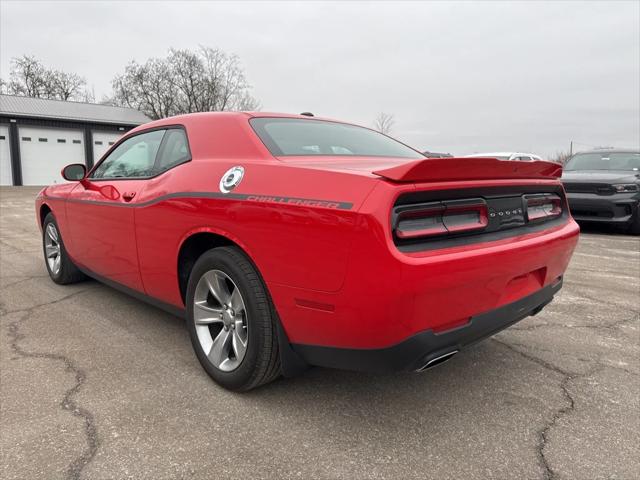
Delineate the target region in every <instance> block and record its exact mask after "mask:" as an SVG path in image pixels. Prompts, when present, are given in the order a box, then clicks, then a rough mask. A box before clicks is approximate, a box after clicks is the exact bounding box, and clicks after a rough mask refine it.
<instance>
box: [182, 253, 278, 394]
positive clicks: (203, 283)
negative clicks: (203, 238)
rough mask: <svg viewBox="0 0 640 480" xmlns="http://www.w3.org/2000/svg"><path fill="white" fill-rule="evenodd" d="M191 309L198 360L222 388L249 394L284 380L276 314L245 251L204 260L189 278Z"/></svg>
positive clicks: (208, 256)
mask: <svg viewBox="0 0 640 480" xmlns="http://www.w3.org/2000/svg"><path fill="white" fill-rule="evenodd" d="M186 304H187V323H188V329H189V334H190V336H191V343H192V345H193V348H194V350H195V352H196V356H197V357H198V360H199V361H200V364H201V365H202V366H203V367H204V369H205V370H206V372H207V373H208V374H209V376H211V378H213V380H215V381H216V382H217V383H218V384H220V385H221V386H223V387H225V388H227V389H229V390H238V391H246V390H250V389H252V388H255V387H257V386H259V385H262V384H264V383H267V382H270V381H272V380H274V379H275V378H277V377H278V376H279V375H280V357H279V352H278V343H277V335H276V328H275V321H276V317H275V312H274V311H273V309H272V307H271V302H270V300H269V297H268V295H267V292H266V288H265V286H264V284H263V282H262V280H261V278H260V276H259V275H258V272H257V271H256V270H255V268H254V267H253V265H252V264H251V262H250V261H249V259H248V258H247V257H246V255H244V253H243V252H242V251H241V250H240V249H238V248H236V247H219V248H214V249H212V250H209V251H207V252H205V253H204V254H202V256H201V257H200V258H199V259H198V260H197V261H196V263H195V265H194V266H193V270H192V271H191V275H190V276H189V283H188V286H187V295H186Z"/></svg>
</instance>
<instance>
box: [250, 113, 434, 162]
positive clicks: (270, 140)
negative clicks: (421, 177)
mask: <svg viewBox="0 0 640 480" xmlns="http://www.w3.org/2000/svg"><path fill="white" fill-rule="evenodd" d="M250 123H251V126H252V127H253V129H254V130H255V132H256V133H257V134H258V136H259V137H260V140H262V142H263V143H264V144H265V145H266V147H267V148H268V149H269V151H270V152H271V153H272V154H273V155H274V156H276V157H279V156H291V155H332V156H367V157H372V156H373V157H400V158H412V159H418V158H425V157H424V156H423V155H422V154H420V153H418V152H417V151H415V150H412V149H411V148H409V147H407V146H406V145H403V144H402V143H400V142H398V141H396V140H393V139H392V138H389V137H387V136H385V135H382V134H381V133H378V132H375V131H373V130H369V129H367V128H363V127H356V126H354V125H346V124H344V123H336V122H326V121H323V120H311V119H309V120H303V119H297V118H253V119H251V120H250Z"/></svg>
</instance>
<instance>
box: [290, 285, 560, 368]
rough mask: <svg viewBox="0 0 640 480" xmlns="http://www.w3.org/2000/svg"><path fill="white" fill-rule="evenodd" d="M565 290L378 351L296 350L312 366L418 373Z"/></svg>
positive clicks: (547, 290)
mask: <svg viewBox="0 0 640 480" xmlns="http://www.w3.org/2000/svg"><path fill="white" fill-rule="evenodd" d="M560 288H562V279H561V278H559V279H558V280H557V281H556V282H554V283H552V284H551V285H548V286H546V287H544V288H542V289H540V290H538V291H537V292H535V293H532V294H531V295H528V296H526V297H524V298H521V299H520V300H517V301H515V302H512V303H509V304H507V305H503V306H502V307H499V308H496V309H495V310H492V311H489V312H486V313H482V314H480V315H476V316H474V317H471V319H470V321H469V323H467V324H466V325H464V326H461V327H458V328H455V329H453V330H449V331H446V332H441V333H437V332H434V331H433V330H426V331H423V332H420V333H418V334H416V335H413V336H411V337H409V338H408V339H406V340H404V341H403V342H401V343H399V344H397V345H394V346H391V347H387V348H379V349H352V348H337V347H325V346H317V345H300V344H293V345H292V348H293V350H294V351H295V352H296V353H297V354H298V355H300V357H302V358H303V359H304V360H305V361H306V362H307V363H309V364H310V365H316V366H321V367H328V368H339V369H345V370H357V371H364V372H397V371H411V370H419V369H421V368H422V367H423V366H425V365H426V364H427V363H428V362H430V361H432V360H434V359H437V358H438V357H440V356H442V355H446V354H447V353H450V352H455V351H460V350H463V349H465V348H466V347H468V346H470V345H472V344H474V343H476V342H479V341H480V340H483V339H485V338H487V337H490V336H492V335H495V334H496V333H498V332H499V331H501V330H503V329H505V328H507V327H509V326H510V325H513V324H514V323H516V322H518V321H520V320H522V319H524V318H526V317H528V316H530V315H535V314H536V313H538V312H539V311H540V310H541V309H542V308H543V307H544V306H545V305H546V304H548V303H549V302H551V300H552V299H553V296H554V295H555V294H556V293H557V292H558V291H559V290H560Z"/></svg>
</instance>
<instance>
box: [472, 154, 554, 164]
mask: <svg viewBox="0 0 640 480" xmlns="http://www.w3.org/2000/svg"><path fill="white" fill-rule="evenodd" d="M465 157H476V158H477V157H484V158H486V157H489V158H497V159H498V160H516V161H520V162H533V161H534V160H542V158H541V157H539V156H538V155H534V154H533V153H522V152H491V153H474V154H473V155H465Z"/></svg>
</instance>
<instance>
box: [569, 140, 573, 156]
mask: <svg viewBox="0 0 640 480" xmlns="http://www.w3.org/2000/svg"><path fill="white" fill-rule="evenodd" d="M571 156H573V140H571V143H570V144H569V157H571Z"/></svg>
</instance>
